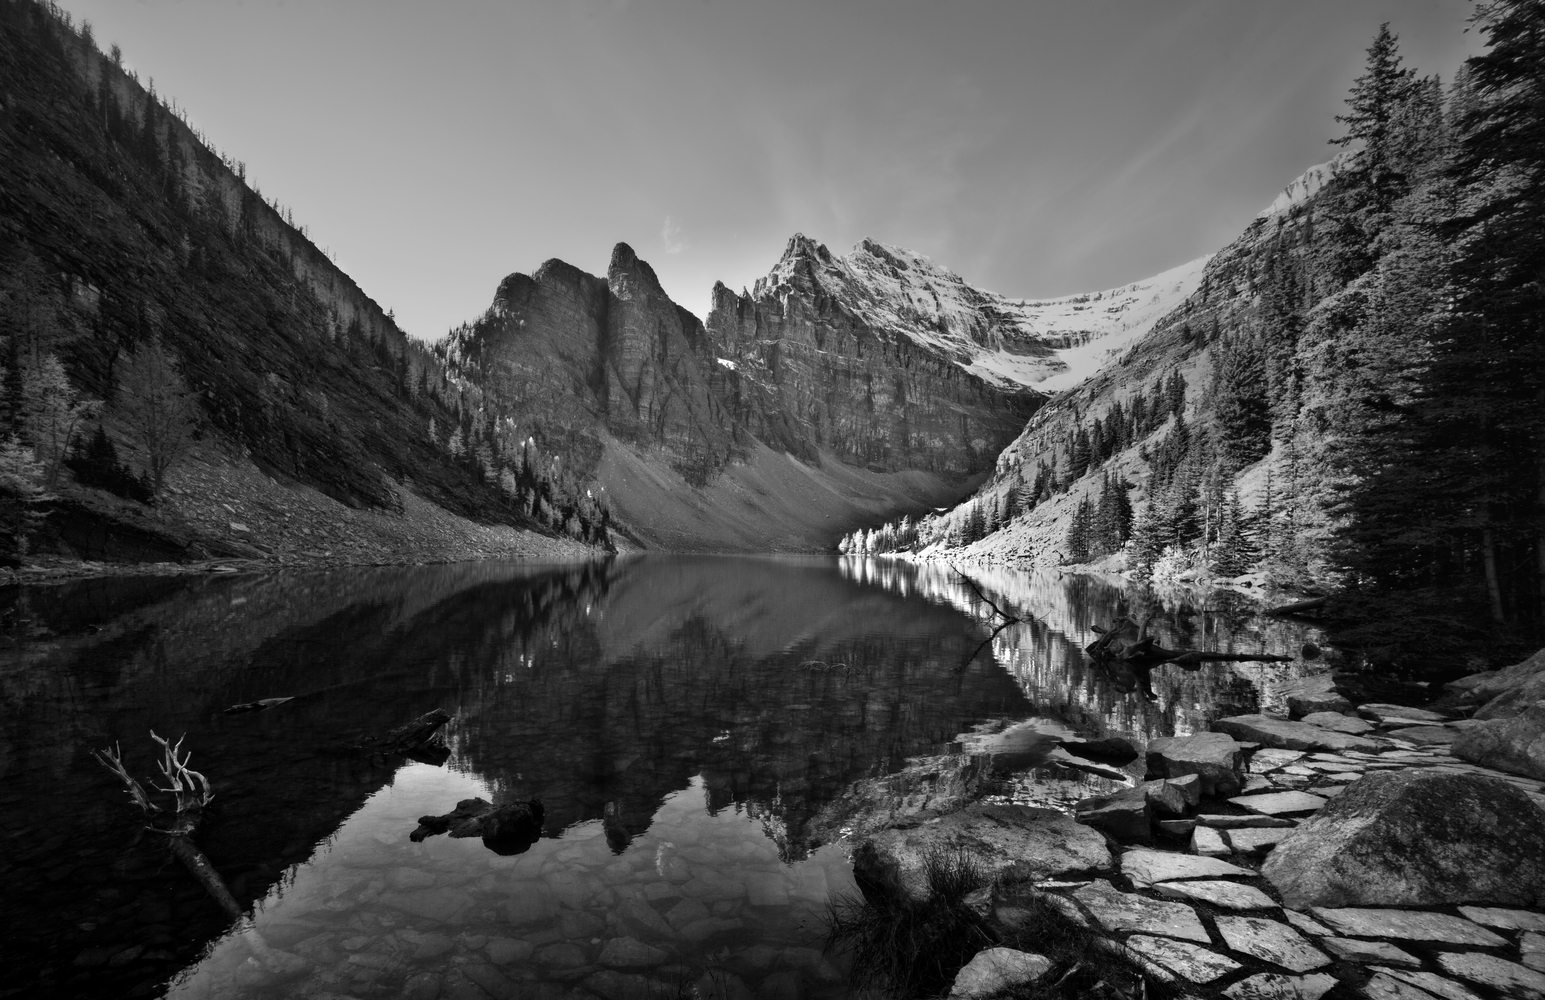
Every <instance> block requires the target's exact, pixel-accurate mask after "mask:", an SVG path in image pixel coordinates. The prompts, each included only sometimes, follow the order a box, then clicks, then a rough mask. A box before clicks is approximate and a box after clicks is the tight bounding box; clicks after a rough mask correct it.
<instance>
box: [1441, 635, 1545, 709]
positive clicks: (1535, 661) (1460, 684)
mask: <svg viewBox="0 0 1545 1000" xmlns="http://www.w3.org/2000/svg"><path fill="white" fill-rule="evenodd" d="M1444 687H1445V688H1447V689H1448V690H1449V691H1450V692H1451V693H1452V694H1453V695H1454V696H1455V697H1456V698H1457V699H1458V700H1459V701H1461V702H1463V703H1465V704H1470V705H1480V706H1481V708H1480V709H1479V710H1478V711H1477V712H1476V718H1480V719H1499V718H1504V717H1505V716H1507V715H1516V714H1518V713H1519V712H1521V711H1523V709H1524V708H1525V707H1526V706H1528V705H1532V704H1533V703H1534V702H1536V701H1539V700H1540V699H1541V698H1545V690H1542V688H1545V649H1542V650H1540V651H1539V652H1537V653H1535V654H1534V655H1533V656H1531V657H1529V658H1528V659H1527V660H1524V661H1523V662H1522V663H1515V664H1513V665H1512V666H1511V667H1503V668H1502V669H1501V670H1486V671H1482V672H1481V673H1478V674H1470V675H1469V676H1467V677H1461V678H1459V679H1458V680H1456V681H1450V682H1449V683H1447V684H1445V685H1444ZM1525 688H1529V689H1530V690H1529V692H1528V693H1525V692H1524V689H1525Z"/></svg>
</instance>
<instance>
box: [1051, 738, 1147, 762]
mask: <svg viewBox="0 0 1545 1000" xmlns="http://www.w3.org/2000/svg"><path fill="white" fill-rule="evenodd" d="M1062 747H1063V749H1064V750H1066V751H1067V752H1068V753H1070V754H1074V755H1075V756H1078V757H1085V758H1088V759H1089V760H1098V761H1103V762H1105V763H1107V764H1115V765H1116V766H1118V767H1121V766H1124V765H1126V764H1130V763H1132V762H1133V761H1134V760H1136V759H1137V757H1138V754H1137V748H1136V747H1134V746H1133V745H1132V741H1131V740H1128V739H1124V738H1122V737H1120V736H1107V737H1105V738H1104V739H1103V740H1083V741H1082V742H1074V741H1071V740H1070V741H1067V742H1064V743H1063V744H1062Z"/></svg>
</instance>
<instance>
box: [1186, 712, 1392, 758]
mask: <svg viewBox="0 0 1545 1000" xmlns="http://www.w3.org/2000/svg"><path fill="white" fill-rule="evenodd" d="M1212 729H1213V731H1214V732H1219V733H1227V734H1228V735H1229V736H1232V737H1234V738H1235V739H1236V740H1246V741H1248V742H1252V743H1259V744H1261V745H1263V746H1268V747H1276V748H1277V749H1279V750H1321V751H1340V750H1361V751H1363V752H1364V753H1379V752H1380V751H1382V750H1387V749H1389V747H1388V745H1386V744H1384V743H1380V742H1378V741H1377V740H1370V739H1367V738H1365V737H1362V736H1353V735H1351V734H1350V733H1338V732H1333V731H1331V730H1329V729H1321V728H1320V727H1319V726H1311V725H1308V724H1307V723H1303V722H1289V721H1288V720H1287V719H1274V718H1272V717H1271V716H1269V715H1235V716H1232V717H1231V718H1227V719H1219V720H1218V721H1216V722H1214V723H1213V724H1212Z"/></svg>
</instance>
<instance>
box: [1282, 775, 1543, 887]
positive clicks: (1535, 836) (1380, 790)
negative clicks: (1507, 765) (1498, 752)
mask: <svg viewBox="0 0 1545 1000" xmlns="http://www.w3.org/2000/svg"><path fill="white" fill-rule="evenodd" d="M1261 874H1262V875H1264V876H1265V877H1266V878H1267V879H1268V880H1269V881H1270V882H1271V883H1272V884H1273V885H1275V886H1276V887H1277V889H1278V890H1279V891H1280V892H1281V893H1282V900H1283V902H1284V903H1285V904H1286V905H1287V906H1290V907H1293V908H1295V909H1303V908H1305V907H1309V906H1390V905H1396V906H1399V905H1426V906H1437V905H1443V904H1448V903H1501V904H1504V905H1513V906H1540V905H1545V813H1542V811H1541V810H1540V808H1539V807H1538V806H1536V805H1535V804H1534V803H1533V802H1531V801H1530V799H1529V797H1528V796H1527V795H1525V794H1524V793H1523V792H1521V791H1519V790H1518V789H1517V788H1514V787H1513V786H1512V785H1510V784H1508V783H1507V782H1506V781H1503V780H1502V779H1500V778H1490V777H1486V776H1483V775H1460V774H1452V773H1442V772H1436V771H1424V770H1414V769H1413V770H1401V771H1384V772H1380V773H1375V774H1369V775H1367V776H1366V777H1364V778H1362V779H1360V780H1358V781H1356V782H1354V783H1353V784H1351V785H1349V786H1348V787H1347V790H1346V792H1345V793H1344V794H1342V795H1339V796H1337V797H1336V798H1334V799H1332V800H1331V801H1330V802H1329V804H1327V805H1326V806H1325V807H1324V808H1322V809H1321V810H1320V811H1319V812H1318V813H1316V814H1315V815H1314V816H1312V817H1310V818H1309V819H1306V820H1304V821H1303V822H1302V823H1301V824H1299V826H1298V828H1297V829H1296V830H1294V831H1293V833H1292V834H1291V835H1290V836H1288V837H1287V838H1286V839H1285V840H1283V841H1282V842H1281V843H1279V844H1278V845H1277V847H1276V849H1275V850H1273V851H1272V852H1271V854H1270V855H1268V856H1267V859H1266V863H1265V864H1264V865H1263V866H1262V867H1261Z"/></svg>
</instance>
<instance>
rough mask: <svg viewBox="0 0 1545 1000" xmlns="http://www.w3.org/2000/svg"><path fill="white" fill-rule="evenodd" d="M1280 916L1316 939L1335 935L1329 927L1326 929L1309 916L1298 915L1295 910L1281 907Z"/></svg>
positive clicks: (1305, 914) (1304, 914)
mask: <svg viewBox="0 0 1545 1000" xmlns="http://www.w3.org/2000/svg"><path fill="white" fill-rule="evenodd" d="M1282 915H1283V916H1284V917H1286V918H1287V922H1288V923H1290V924H1292V925H1293V926H1294V927H1296V928H1298V929H1299V930H1301V931H1303V932H1304V933H1305V934H1313V935H1315V936H1316V937H1330V936H1331V935H1332V934H1334V933H1335V931H1333V930H1331V929H1330V928H1329V927H1326V926H1325V925H1324V924H1322V923H1320V922H1319V921H1318V920H1316V919H1314V918H1313V917H1311V916H1309V914H1307V913H1300V912H1298V911H1297V910H1289V909H1287V908H1286V907H1283V909H1282Z"/></svg>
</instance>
